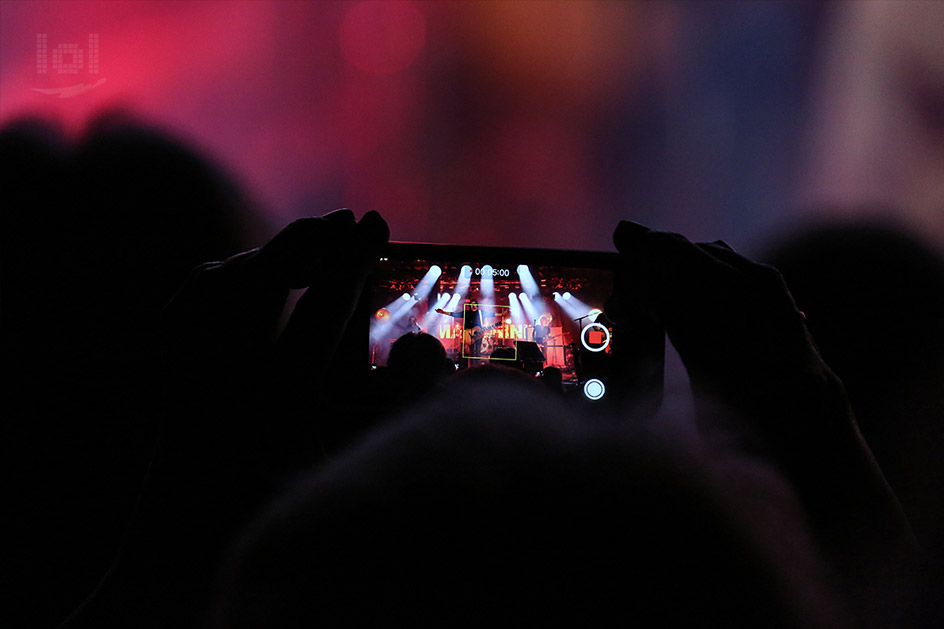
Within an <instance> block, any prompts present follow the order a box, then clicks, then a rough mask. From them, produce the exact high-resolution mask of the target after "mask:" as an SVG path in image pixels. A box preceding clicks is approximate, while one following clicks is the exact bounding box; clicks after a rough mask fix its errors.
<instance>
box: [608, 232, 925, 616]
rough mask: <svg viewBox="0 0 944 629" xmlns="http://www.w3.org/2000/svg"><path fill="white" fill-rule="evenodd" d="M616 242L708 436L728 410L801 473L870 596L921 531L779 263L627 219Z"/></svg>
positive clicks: (840, 568) (831, 546) (832, 551)
mask: <svg viewBox="0 0 944 629" xmlns="http://www.w3.org/2000/svg"><path fill="white" fill-rule="evenodd" d="M613 240H614V243H615V245H616V247H617V249H618V250H619V251H620V253H621V255H622V259H623V268H622V274H621V277H622V280H621V283H620V286H618V287H617V295H616V297H617V299H616V304H617V305H618V306H619V305H622V306H623V307H632V308H637V309H640V308H642V309H646V310H647V311H648V312H649V313H650V314H651V315H652V316H653V317H654V318H655V319H656V320H657V321H659V322H660V323H661V324H662V325H663V326H664V327H665V330H666V334H667V335H668V337H669V340H670V341H671V342H672V344H673V346H674V347H675V348H676V350H677V351H678V353H679V355H680V357H681V358H682V361H683V362H684V364H685V367H686V369H687V371H688V374H689V377H690V380H691V383H692V389H693V393H694V394H695V398H696V407H697V409H698V411H697V413H698V418H697V419H698V420H699V424H700V427H701V428H702V429H703V430H704V431H705V433H706V436H707V437H709V438H711V437H713V436H718V435H720V436H722V437H724V438H730V437H731V435H730V434H721V433H720V432H719V430H718V429H719V423H718V422H719V419H720V420H721V421H725V422H730V423H726V424H725V426H724V427H725V428H726V429H727V428H731V427H732V426H736V427H739V429H740V430H741V432H742V434H748V435H749V436H750V439H749V440H747V441H743V440H742V441H741V443H740V445H741V447H747V448H750V449H751V450H752V451H753V452H754V453H755V454H759V455H761V456H764V457H766V458H769V459H770V460H771V461H772V462H773V463H774V464H775V465H777V467H778V468H779V469H780V471H781V472H782V473H783V474H784V475H785V477H786V478H787V479H788V480H789V481H790V482H791V484H792V485H793V487H794V488H795V490H796V491H797V494H798V496H799V498H800V499H801V501H802V502H803V504H804V506H805V507H806V509H807V512H808V514H809V518H810V524H811V526H812V528H813V530H814V533H815V535H816V536H817V539H818V540H819V542H820V548H821V550H822V552H823V554H824V555H825V556H826V557H827V558H828V559H829V560H830V562H831V564H832V566H833V567H834V569H836V571H837V574H839V575H841V580H842V586H843V587H844V588H847V590H848V593H849V595H850V596H851V597H853V598H854V599H856V604H857V605H863V606H867V605H869V604H870V599H871V598H872V597H873V596H874V595H875V594H876V593H877V592H878V590H880V589H881V588H882V587H884V586H885V584H886V583H887V581H888V579H890V578H892V576H891V575H892V573H893V572H894V571H896V570H899V569H900V568H901V566H902V565H903V564H904V563H905V562H906V561H908V560H910V559H911V558H912V557H913V554H914V553H915V551H916V546H915V543H914V538H913V536H912V534H911V531H910V527H909V526H908V523H907V521H906V520H905V518H904V516H903V514H902V512H901V509H900V506H899V505H898V502H897V499H896V498H895V496H894V494H893V493H892V491H891V489H890V488H889V486H888V484H887V483H886V482H885V479H884V476H883V475H882V472H881V470H880V469H879V468H878V465H877V464H876V463H875V460H874V459H873V457H872V454H871V451H870V450H869V448H868V446H867V444H866V443H865V441H864V440H863V439H862V436H861V434H860V433H859V431H858V428H857V426H856V422H855V418H854V416H853V414H852V411H851V408H850V407H849V405H848V402H847V400H846V396H845V392H844V389H843V386H842V383H841V382H840V381H839V379H838V378H837V377H836V376H835V374H834V373H833V372H832V371H831V370H830V369H829V367H828V366H827V365H826V364H825V363H824V362H823V361H822V359H821V358H820V356H819V353H818V351H817V349H816V347H815V345H814V343H813V339H812V337H811V336H810V334H809V333H808V331H807V329H806V325H805V315H804V314H803V313H802V312H801V311H800V310H799V309H798V308H797V306H796V304H795V303H794V301H793V298H792V297H791V295H790V292H789V291H788V290H787V287H786V285H785V283H784V281H783V279H782V278H781V276H780V274H779V272H777V270H776V269H774V268H773V267H770V266H767V265H763V264H758V263H755V262H752V261H751V260H748V259H747V258H745V257H744V256H741V255H739V254H737V253H735V252H734V251H733V250H732V249H731V248H730V247H729V246H728V245H727V244H725V243H724V242H722V241H716V242H713V243H692V242H690V241H689V240H687V239H686V238H684V237H683V236H680V235H678V234H672V233H667V232H659V231H654V230H651V229H648V228H646V227H644V226H642V225H639V224H636V223H631V222H628V221H623V222H621V223H620V224H619V226H618V227H617V229H616V231H615V233H614V236H613ZM732 417H733V421H732Z"/></svg>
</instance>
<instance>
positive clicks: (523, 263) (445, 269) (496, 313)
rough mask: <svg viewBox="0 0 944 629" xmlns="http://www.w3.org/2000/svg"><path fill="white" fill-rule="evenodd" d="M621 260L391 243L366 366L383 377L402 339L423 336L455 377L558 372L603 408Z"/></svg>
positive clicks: (371, 303)
mask: <svg viewBox="0 0 944 629" xmlns="http://www.w3.org/2000/svg"><path fill="white" fill-rule="evenodd" d="M616 260H617V256H616V254H611V253H605V252H586V251H557V250H546V249H513V248H492V247H467V246H451V245H431V244H418V243H390V245H388V247H387V249H386V251H385V253H384V255H383V257H382V258H381V259H380V261H379V263H378V264H377V267H376V269H375V271H374V273H373V275H372V277H371V279H370V280H369V283H368V290H367V294H366V298H367V304H366V306H367V307H366V315H367V316H368V317H369V326H368V327H369V334H368V337H369V338H368V348H367V354H368V356H367V360H368V363H369V365H370V366H371V367H372V368H383V367H384V366H385V365H386V364H387V358H388V356H389V354H390V349H391V347H392V346H393V344H394V343H395V342H396V341H397V339H398V338H400V337H401V336H403V335H405V334H410V333H420V332H423V333H426V334H429V335H432V336H433V337H435V338H437V339H438V340H439V342H440V343H442V345H443V347H444V348H445V350H446V354H447V355H448V356H449V358H450V359H451V360H452V361H453V362H454V363H455V365H456V368H457V369H468V368H471V367H475V366H476V365H481V364H485V363H488V362H492V363H496V362H497V363H499V364H505V365H508V366H514V367H517V368H520V369H522V370H524V371H527V372H529V373H532V374H534V375H541V374H543V373H544V372H545V371H548V370H549V369H551V368H553V369H555V370H558V371H559V372H560V376H561V381H562V386H563V387H564V388H565V389H576V390H578V391H579V392H580V393H582V394H583V395H584V396H585V397H587V398H588V399H591V400H596V399H601V398H603V397H604V396H606V394H607V386H608V382H607V373H608V364H609V362H610V359H611V354H612V353H613V351H614V347H616V346H617V345H618V343H619V334H618V331H617V330H616V329H615V328H614V324H613V322H612V321H610V320H609V318H608V317H607V315H606V312H605V305H606V302H607V299H608V298H609V297H610V295H611V294H612V292H613V283H614V273H615V265H616ZM555 374H556V372H555Z"/></svg>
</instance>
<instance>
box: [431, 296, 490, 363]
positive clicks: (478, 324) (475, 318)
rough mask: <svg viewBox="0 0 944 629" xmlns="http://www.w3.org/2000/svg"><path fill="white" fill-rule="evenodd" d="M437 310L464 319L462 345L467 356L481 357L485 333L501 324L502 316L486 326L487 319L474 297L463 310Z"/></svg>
mask: <svg viewBox="0 0 944 629" xmlns="http://www.w3.org/2000/svg"><path fill="white" fill-rule="evenodd" d="M436 312H438V313H439V314H443V315H448V316H450V317H453V318H455V319H462V345H463V348H464V350H465V351H464V352H463V355H464V357H466V358H479V357H481V356H482V339H483V338H484V337H485V333H486V332H487V331H488V330H490V329H492V328H494V327H495V326H497V325H500V324H501V321H502V319H501V317H498V319H497V322H496V323H494V324H493V325H490V326H486V321H485V318H484V316H483V315H482V311H481V310H479V304H478V302H477V301H475V300H474V299H470V300H469V303H467V304H466V305H465V308H463V309H462V312H448V311H446V310H443V309H442V308H436Z"/></svg>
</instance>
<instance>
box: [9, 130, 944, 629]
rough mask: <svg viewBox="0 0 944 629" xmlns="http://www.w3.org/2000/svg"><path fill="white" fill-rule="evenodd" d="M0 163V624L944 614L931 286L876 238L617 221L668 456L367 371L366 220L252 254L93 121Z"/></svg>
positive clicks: (597, 417)
mask: <svg viewBox="0 0 944 629" xmlns="http://www.w3.org/2000/svg"><path fill="white" fill-rule="evenodd" d="M0 156H2V158H3V164H4V170H3V186H2V190H3V195H4V199H5V202H4V204H3V210H2V215H3V224H2V237H3V243H2V256H3V261H2V267H0V271H2V293H0V297H2V302H0V306H2V322H3V323H2V336H3V353H2V355H3V360H4V362H5V364H4V367H5V369H4V373H5V374H6V375H5V376H4V377H5V380H6V382H7V385H8V387H7V391H8V392H7V394H5V398H4V399H5V402H4V407H5V408H4V435H3V441H2V443H3V448H4V451H3V459H4V461H5V463H6V465H7V466H8V469H7V471H6V473H5V475H4V476H5V478H6V480H7V483H8V492H7V493H6V495H7V501H6V502H7V505H6V506H7V513H8V516H7V519H8V520H9V523H10V524H11V525H12V527H11V529H10V530H11V531H12V533H8V537H7V540H6V541H7V544H6V549H5V551H4V556H5V557H7V558H9V560H5V561H4V582H5V584H6V586H7V587H6V590H7V592H8V593H10V594H13V595H14V596H13V597H12V599H13V601H14V602H13V603H12V604H10V605H9V606H7V608H6V609H5V610H4V614H5V616H6V618H4V619H3V624H4V625H5V626H6V625H9V626H19V627H57V626H61V627H68V628H70V629H73V628H78V627H90V628H91V627H95V628H102V627H105V628H108V627H195V628H204V627H206V628H213V629H231V628H232V629H235V628H237V627H239V628H242V627H246V628H249V627H253V628H255V627H303V626H314V625H316V624H320V625H322V626H368V625H369V626H375V625H384V626H397V625H412V626H483V625H488V626H491V625H494V624H498V623H505V622H509V623H511V622H514V623H524V624H529V625H535V626H539V625H545V624H561V623H565V622H566V623H572V624H575V625H578V626H590V625H593V624H598V625H603V624H606V625H610V624H612V623H614V622H621V623H626V624H639V625H641V626H657V627H683V626H699V627H702V626H720V627H824V628H826V627H937V626H941V624H942V621H944V615H942V612H944V605H942V604H941V602H940V595H941V594H942V593H944V588H942V576H944V575H942V570H941V566H942V560H944V555H942V551H944V549H942V544H941V540H942V539H944V536H942V528H944V520H942V513H944V509H942V504H941V500H942V498H941V496H942V493H941V491H940V490H941V488H942V484H944V483H942V478H944V466H942V463H941V461H942V459H944V457H942V452H944V439H942V433H944V427H942V420H944V415H942V412H944V407H942V397H944V393H942V392H944V359H942V349H944V348H942V343H944V340H942V339H944V323H942V322H944V317H942V310H944V271H942V269H944V263H942V261H941V259H940V257H939V256H938V255H937V253H936V252H935V251H934V250H933V249H931V248H928V247H925V246H923V245H922V244H921V243H919V242H917V241H916V240H914V239H913V238H911V237H909V236H906V235H905V234H903V233H899V232H896V231H894V230H892V229H890V228H886V227H881V228H880V227H873V228H865V227H860V226H852V227H850V226H834V227H831V228H829V229H817V230H812V231H810V232H809V233H807V234H804V235H799V236H797V237H796V238H793V239H790V240H787V241H785V242H783V243H781V246H780V247H779V248H778V249H777V250H776V251H772V252H771V253H770V256H769V261H770V262H772V263H774V264H775V266H777V267H779V268H780V269H781V271H782V272H783V275H781V273H780V272H778V270H776V269H775V268H774V266H768V265H766V264H760V263H757V262H754V261H751V260H749V259H747V258H745V257H743V256H742V255H740V254H738V253H736V252H735V251H733V250H732V249H731V248H730V247H729V246H728V245H726V244H725V243H724V242H723V241H716V242H713V243H692V242H690V241H688V240H687V239H685V238H684V237H683V236H680V235H677V234H671V233H666V232H660V231H655V230H651V229H649V228H647V227H644V226H642V225H638V224H636V223H632V222H629V221H624V222H621V223H620V224H619V225H617V226H616V227H615V230H614V234H613V241H614V244H615V246H616V248H617V250H618V251H619V252H620V254H621V255H620V260H621V268H620V274H619V278H620V280H619V282H618V285H617V287H616V289H615V291H614V295H613V298H612V299H611V300H610V302H609V303H608V304H607V308H606V310H607V316H608V317H609V318H610V319H611V320H612V321H613V322H614V325H616V326H621V325H622V326H631V325H632V324H633V322H634V321H635V320H636V317H638V316H639V315H640V312H641V311H642V314H643V315H644V316H645V317H646V318H647V319H648V320H652V321H657V322H658V324H659V325H660V326H661V327H662V328H663V329H664V331H665V335H666V337H667V338H668V340H669V341H670V342H671V343H672V345H673V346H674V348H675V350H676V351H677V352H678V354H679V356H680V357H681V359H682V361H683V363H684V365H685V368H686V371H687V372H688V376H689V379H690V382H691V389H692V395H693V398H694V407H693V408H694V410H693V411H692V412H693V414H694V417H692V418H687V419H691V420H692V421H693V422H694V424H695V425H697V427H698V431H699V438H698V440H697V441H694V442H693V441H692V440H689V439H682V438H679V436H678V435H674V434H673V433H672V431H671V430H666V429H665V426H671V425H675V424H674V423H673V422H672V421H670V420H671V418H669V417H667V416H666V414H667V413H669V412H670V411H661V412H657V413H655V414H653V413H651V412H642V411H641V410H640V409H648V406H647V405H645V404H644V405H634V404H633V403H632V399H633V398H642V399H647V400H651V399H654V397H657V396H658V392H657V393H653V392H652V391H623V392H622V393H623V396H624V399H625V400H626V403H625V404H617V405H613V404H610V405H590V404H579V403H577V402H576V401H575V400H574V399H571V398H570V397H568V396H567V395H565V394H564V393H563V389H562V386H561V380H560V374H559V373H556V374H555V373H554V371H553V370H545V373H544V374H543V375H542V376H541V377H540V378H536V377H534V376H532V375H530V374H528V373H525V372H524V371H522V370H517V369H514V368H513V367H508V366H498V365H495V364H490V365H485V366H481V367H476V368H470V369H466V370H462V371H460V372H456V370H455V368H454V366H453V365H452V363H451V362H450V361H449V360H448V358H447V357H446V353H445V351H444V350H443V348H442V346H441V344H439V342H438V340H437V339H435V338H434V337H431V336H429V335H425V334H412V333H411V334H408V335H406V336H404V337H403V338H401V339H399V340H398V341H397V342H396V343H395V344H394V346H393V348H392V349H391V354H390V359H389V365H388V366H387V368H386V369H383V370H380V371H379V372H377V373H365V374H364V375H363V380H361V379H359V378H358V375H357V374H358V373H359V372H358V371H357V369H358V366H359V364H360V363H359V361H358V360H357V359H358V358H359V354H358V353H357V351H356V347H357V346H358V345H357V343H358V342H359V340H360V339H359V338H358V334H357V331H356V330H355V329H354V328H355V326H353V325H352V324H351V318H352V315H353V313H354V311H355V309H356V307H357V302H358V297H359V295H360V292H361V289H362V287H363V285H364V282H365V279H366V278H367V276H368V274H369V273H370V270H371V267H372V264H373V262H374V261H375V260H376V259H377V258H378V256H379V253H380V251H381V250H382V247H383V246H384V244H385V243H386V242H387V240H388V239H389V238H390V230H389V227H388V225H387V224H386V222H385V221H384V220H383V218H382V217H381V215H380V214H378V213H376V212H367V213H366V214H364V215H363V216H362V217H361V218H360V219H359V220H358V219H357V217H356V216H355V214H354V213H353V212H351V211H349V210H337V211H334V212H331V213H329V214H326V215H324V216H321V217H317V218H305V219H300V220H297V221H295V222H292V223H291V224H289V225H288V226H286V227H285V228H284V229H283V230H282V231H280V232H279V233H278V234H277V235H275V236H274V237H273V238H272V239H270V240H269V241H268V242H266V243H265V244H263V245H262V246H261V247H258V248H254V249H253V248H249V246H248V245H247V243H246V239H245V234H246V233H247V231H246V229H245V228H244V227H243V226H244V225H245V222H246V221H247V220H249V217H250V216H251V211H250V208H249V204H248V203H246V202H245V200H244V199H243V198H242V197H241V195H240V194H239V193H238V190H237V188H236V187H235V186H233V185H232V184H231V183H230V182H229V181H228V180H227V179H226V178H225V177H223V176H222V175H221V174H220V173H219V172H218V171H217V170H216V169H215V168H214V167H212V165H210V163H209V162H208V161H206V160H204V159H203V158H201V157H200V156H199V155H197V154H196V153H195V152H193V151H191V150H190V149H189V148H187V147H186V145H185V144H183V143H179V142H177V141H175V140H173V139H171V138H169V137H165V136H163V135H162V134H161V133H159V132H156V131H152V130H149V129H148V128H147V127H145V126H142V125H140V124H137V123H134V122H132V121H128V120H126V119H120V118H107V117H106V118H103V119H102V120H100V121H99V122H98V123H96V125H93V126H92V127H91V130H90V131H89V132H88V133H87V135H86V136H84V137H82V138H79V139H69V138H67V137H66V136H65V135H64V134H63V133H62V132H61V131H59V130H57V129H56V128H55V127H53V126H50V125H49V124H48V123H42V122H37V121H20V122H17V123H14V124H11V125H8V126H7V127H6V128H5V129H3V130H2V132H0ZM240 251H242V253H237V252H240ZM215 260H219V261H215ZM784 278H786V281H785V280H784ZM788 286H789V287H790V290H788V288H787V287H788ZM308 287H313V288H314V289H315V290H309V291H307V292H304V293H303V294H302V296H301V297H300V298H299V299H298V300H297V302H291V300H289V295H290V294H291V293H292V291H299V290H303V289H306V288H308ZM791 293H792V294H791ZM286 303H293V305H292V307H291V312H290V313H289V316H288V317H287V318H286V317H285V313H284V312H283V311H284V310H285V309H286ZM811 333H812V334H811ZM814 337H815V339H816V341H815V342H814ZM626 351H627V354H625V355H624V356H622V357H621V359H622V361H623V362H624V363H625V364H630V363H633V362H638V363H640V364H651V363H653V362H655V363H658V362H660V361H661V356H653V355H651V354H652V353H653V352H654V351H656V350H655V348H654V347H652V346H648V345H647V346H644V347H640V348H636V350H635V351H638V352H639V355H634V354H632V352H631V351H629V350H628V349H627V350H626ZM844 382H845V385H844ZM847 389H848V393H847ZM860 426H861V430H860ZM873 453H874V454H873ZM886 479H887V480H886Z"/></svg>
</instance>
